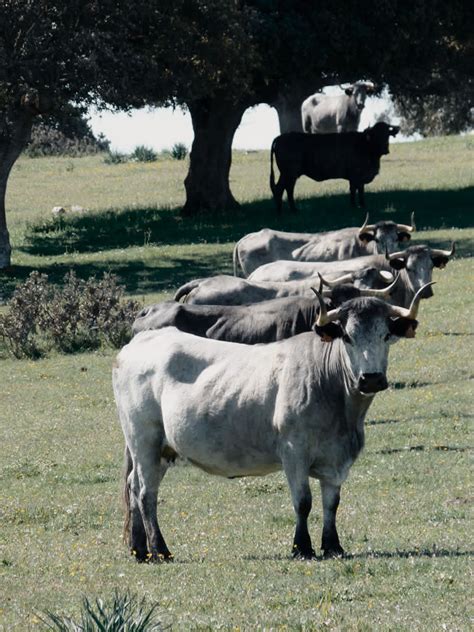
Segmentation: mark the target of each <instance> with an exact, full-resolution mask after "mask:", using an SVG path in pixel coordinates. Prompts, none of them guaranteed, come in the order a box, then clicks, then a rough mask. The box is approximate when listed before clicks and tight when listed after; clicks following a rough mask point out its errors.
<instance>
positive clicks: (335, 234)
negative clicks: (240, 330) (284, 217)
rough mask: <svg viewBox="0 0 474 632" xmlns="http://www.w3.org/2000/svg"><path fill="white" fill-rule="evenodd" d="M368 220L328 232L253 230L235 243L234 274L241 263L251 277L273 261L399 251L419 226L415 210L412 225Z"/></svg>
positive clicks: (321, 258) (335, 257) (344, 256)
mask: <svg viewBox="0 0 474 632" xmlns="http://www.w3.org/2000/svg"><path fill="white" fill-rule="evenodd" d="M368 222H369V215H368V214H367V217H366V218H365V222H364V224H363V225H362V226H361V227H357V226H353V227H348V228H342V229H340V230H332V231H328V232H324V233H288V232H284V231H279V230H273V229H271V228H262V230H259V231H258V232H255V233H249V234H248V235H245V237H242V239H240V240H239V241H238V242H237V243H236V245H235V247H234V252H233V262H234V276H237V274H238V268H239V267H240V269H241V270H242V272H243V275H244V277H248V276H249V275H250V274H251V273H252V272H253V271H254V270H256V269H257V268H259V267H260V266H262V265H264V264H265V263H271V262H272V261H280V260H288V261H292V260H293V261H338V260H341V259H352V258H354V257H362V256H364V255H372V254H377V253H379V254H384V253H385V252H387V251H388V252H389V253H390V252H395V251H396V250H397V249H398V248H399V247H400V245H401V244H403V243H406V242H409V241H410V239H411V233H412V232H413V231H414V230H416V228H415V220H414V213H412V214H411V225H408V224H398V223H396V222H392V221H381V222H377V223H376V224H369V223H368Z"/></svg>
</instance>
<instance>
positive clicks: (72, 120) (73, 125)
mask: <svg viewBox="0 0 474 632" xmlns="http://www.w3.org/2000/svg"><path fill="white" fill-rule="evenodd" d="M109 145H110V143H109V141H108V140H107V139H106V138H105V136H104V135H103V134H99V135H98V136H95V135H94V133H93V131H92V129H91V128H90V126H89V122H88V120H87V118H86V117H85V116H84V113H83V111H82V110H81V109H80V108H76V107H74V106H72V105H69V104H68V105H65V106H64V107H63V109H62V110H61V111H60V112H58V113H57V114H56V115H55V116H52V115H50V116H44V117H40V118H39V119H38V120H37V121H35V123H34V125H33V128H32V130H31V139H30V141H29V143H28V146H27V147H26V149H25V154H26V155H27V156H29V157H30V158H37V157H39V156H86V155H91V154H97V153H99V152H102V151H107V150H108V149H109Z"/></svg>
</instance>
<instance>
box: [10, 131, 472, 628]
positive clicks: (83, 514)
mask: <svg viewBox="0 0 474 632" xmlns="http://www.w3.org/2000/svg"><path fill="white" fill-rule="evenodd" d="M471 156H472V141H471V140H470V139H469V137H467V138H466V137H463V138H459V139H436V140H430V141H425V142H423V143H415V144H411V145H403V146H402V145H398V146H394V147H393V148H392V153H391V154H390V156H388V157H386V158H384V159H383V161H382V169H381V174H380V176H379V177H378V178H377V179H376V180H375V181H374V183H372V184H371V185H369V187H368V190H369V194H368V203H369V206H370V208H371V209H373V211H374V218H373V219H374V220H376V219H378V218H380V217H395V218H396V219H400V220H401V221H408V219H409V211H410V210H412V209H414V210H415V211H416V213H417V222H418V224H419V227H420V228H427V227H429V228H430V230H429V231H426V232H420V233H417V234H416V239H417V240H418V241H419V242H423V241H428V242H429V243H435V244H437V245H442V246H447V245H448V244H449V242H450V240H451V239H452V238H455V239H456V241H457V243H458V244H459V256H458V257H457V258H456V260H455V261H453V262H451V263H449V265H448V266H447V268H446V269H445V270H435V273H434V277H435V280H436V281H437V285H436V286H435V288H434V290H435V296H434V297H433V298H432V299H431V300H429V301H424V302H423V303H422V305H421V309H420V317H419V318H420V327H419V333H418V335H417V338H416V339H415V340H404V341H401V342H400V343H398V344H397V345H395V346H394V347H393V348H392V350H391V357H390V366H389V380H390V384H391V388H390V389H389V390H388V391H386V392H384V393H381V394H379V395H378V396H377V398H376V399H375V401H374V404H373V406H372V408H371V409H370V411H369V415H368V418H367V432H366V449H365V451H364V453H363V455H362V456H361V458H360V459H359V460H358V461H357V462H356V464H355V465H354V467H353V468H352V470H351V473H350V476H349V479H348V481H347V482H346V484H345V485H344V486H343V490H342V500H341V505H340V509H339V525H338V526H339V533H340V537H341V541H342V544H343V546H344V547H345V549H346V551H347V552H348V554H349V556H348V558H347V559H344V560H335V561H321V560H319V561H316V562H314V563H298V562H294V561H292V560H291V559H290V557H289V551H290V546H291V541H292V536H293V528H294V526H293V525H294V518H293V512H292V508H291V503H290V498H289V492H288V489H287V486H286V483H285V480H284V477H283V476H282V475H281V474H277V475H272V476H268V477H265V478H260V479H242V480H234V481H230V480H223V479H219V478H210V477H209V476H208V475H206V474H204V473H202V472H200V471H199V470H196V469H194V468H192V467H188V466H182V465H180V466H177V467H174V468H172V469H171V470H170V472H169V473H168V474H167V477H166V479H165V481H164V484H163V486H162V493H161V496H160V504H159V512H160V521H161V526H162V529H163V532H164V535H165V537H166V539H167V542H168V545H169V547H170V548H171V550H172V551H173V553H174V555H175V558H176V561H175V563H174V564H167V565H159V566H151V565H138V564H135V563H134V562H133V560H132V559H130V558H129V557H128V554H127V551H126V548H125V546H124V545H123V543H122V541H121V528H122V515H121V507H120V498H119V496H120V484H119V481H120V476H121V473H120V472H121V461H122V450H123V439H122V436H121V431H120V428H119V426H118V423H117V420H116V414H115V407H114V402H113V396H112V390H111V379H110V368H111V364H112V361H113V356H114V352H112V351H103V352H96V353H88V354H77V355H73V356H60V355H53V356H51V357H49V358H47V359H44V360H41V361H38V362H29V361H17V360H12V359H9V358H7V357H6V356H5V355H4V356H3V359H1V360H0V384H1V385H2V386H1V393H2V397H1V409H0V446H1V448H0V450H1V459H0V490H1V498H0V521H1V529H0V630H18V631H23V630H36V629H38V630H40V629H42V623H41V620H40V619H39V617H38V613H41V612H44V611H47V610H48V611H51V612H54V613H58V614H64V615H68V616H71V617H74V618H77V617H78V616H79V612H80V608H81V603H82V596H83V595H84V594H85V595H87V596H89V597H90V598H91V599H95V597H96V596H100V597H104V598H110V596H111V595H113V593H114V590H115V589H117V590H119V591H122V592H123V591H126V590H130V592H132V593H137V594H139V596H140V597H146V599H147V603H149V604H153V603H157V604H158V607H157V612H158V613H159V618H160V620H162V621H163V622H164V623H169V624H172V625H173V627H174V629H183V630H185V629H186V630H187V629H199V630H210V629H241V630H250V629H274V630H278V629H281V630H298V629H301V630H351V631H352V630H357V631H363V630H371V631H372V630H373V631H374V632H375V631H377V632H378V631H379V630H407V631H408V630H410V631H412V630H420V631H422V630H423V631H424V630H438V629H439V630H443V629H446V630H468V629H469V616H470V615H471V616H472V611H469V601H468V590H469V587H470V586H469V573H468V570H469V566H468V565H469V563H470V561H471V557H472V551H473V543H472V536H471V532H472V528H471V529H470V522H469V520H470V518H471V516H472V492H470V490H469V478H468V463H469V457H470V454H471V452H470V450H471V449H472V434H471V427H472V425H471V422H472V399H473V398H472V377H473V374H474V371H473V369H474V367H473V362H472V357H473V352H474V349H473V340H474V338H473V335H474V332H473V330H472V301H470V297H469V293H468V291H467V284H468V282H469V277H470V275H471V277H472V265H471V263H470V260H469V259H468V258H467V255H468V254H469V252H470V250H471V248H472V238H473V236H474V230H472V229H471V228H467V227H468V226H469V225H470V224H472V216H470V215H469V211H470V210H471V209H472V197H473V195H472V192H473V176H472V169H470V168H469V165H470V164H471V165H472V157H471ZM71 164H72V165H73V167H72V168H71V167H70V165H71ZM185 170H186V165H185V164H183V163H182V162H178V161H163V162H158V163H151V164H149V165H148V164H140V165H137V164H130V165H111V166H107V165H104V164H103V163H102V162H101V158H99V157H97V158H84V159H73V160H69V159H65V160H55V159H35V160H28V159H22V160H21V161H20V163H19V165H17V166H16V167H15V168H14V173H13V175H12V179H11V182H10V185H9V193H8V195H9V197H8V202H9V208H10V215H9V219H10V230H11V233H12V236H13V243H14V246H15V250H14V255H13V269H12V270H11V271H10V272H9V274H8V275H6V274H3V276H1V277H0V282H3V284H4V285H3V288H4V292H5V293H6V294H8V292H10V291H11V290H12V289H13V287H14V286H15V284H16V283H17V282H18V281H19V280H21V279H23V278H25V276H26V275H27V274H28V273H29V271H30V270H32V269H35V268H39V269H41V270H42V271H45V272H47V273H48V274H50V276H51V278H52V279H53V280H55V281H57V282H60V280H61V277H62V275H63V274H64V273H65V272H66V271H67V270H68V269H69V268H70V267H73V268H74V269H75V270H76V272H77V273H78V274H80V275H82V276H87V275H89V274H92V273H97V274H100V273H101V272H102V271H104V270H111V271H113V272H115V273H117V274H118V275H119V276H120V277H121V280H122V281H123V282H124V283H125V284H126V286H127V290H128V292H129V293H130V294H134V295H140V296H142V297H143V299H144V300H145V301H146V302H149V301H152V300H155V299H156V298H161V297H163V296H167V295H168V294H169V292H170V291H171V289H172V288H175V287H176V286H177V285H179V284H180V283H181V282H182V281H184V280H185V279H188V278H189V277H191V276H194V275H203V274H212V273H213V272H215V271H229V270H230V253H231V250H232V242H233V240H234V239H236V238H237V237H240V236H241V235H243V234H244V233H245V232H248V231H249V230H253V229H257V228H259V227H260V226H261V225H262V224H270V225H273V226H282V227H288V228H292V229H299V228H301V229H309V228H311V227H313V228H314V227H320V228H332V227H337V226H340V225H344V224H346V225H347V224H352V225H353V224H355V223H359V221H360V220H361V218H362V215H363V214H362V212H361V211H352V210H351V209H350V207H349V206H348V199H347V198H348V194H347V191H346V183H340V182H334V183H330V184H329V185H320V184H316V183H313V182H310V181H303V179H302V181H301V184H299V185H298V186H299V188H298V189H297V196H298V197H299V199H300V208H301V213H300V214H299V216H298V217H296V218H293V217H289V216H288V215H286V216H284V217H283V218H282V219H281V220H277V219H276V218H275V217H274V214H273V208H272V205H271V202H270V201H269V199H268V185H267V177H268V155H267V154H266V153H265V152H260V153H257V154H253V153H252V154H248V155H245V154H242V153H239V154H237V155H236V159H235V161H234V166H233V170H232V187H233V190H234V192H235V193H236V196H237V197H238V198H239V199H241V200H244V202H245V204H244V207H243V209H242V212H241V213H239V214H238V215H236V216H235V217H230V216H227V217H224V218H223V219H222V220H220V219H219V218H211V219H204V218H200V219H198V220H194V221H190V220H186V221H184V220H182V219H180V218H178V217H177V216H176V214H175V212H174V211H173V210H172V209H173V208H174V207H176V206H179V205H180V204H181V203H182V200H183V194H182V179H183V178H184V175H185ZM304 196H305V197H304ZM57 204H81V205H82V206H85V207H87V208H90V209H91V211H90V214H88V215H87V217H84V218H79V219H76V220H70V219H66V220H65V221H64V222H62V223H60V224H58V225H57V226H52V225H51V221H50V218H49V216H50V209H51V208H52V206H54V205H57ZM134 204H135V205H134ZM390 205H393V207H394V208H395V209H396V212H394V209H393V208H390ZM110 209H111V210H110ZM452 227H456V228H452ZM313 491H314V505H313V512H312V514H311V518H310V529H311V533H312V536H313V540H314V544H315V545H316V548H317V547H318V546H319V541H320V536H321V527H322V523H321V503H320V499H319V491H318V488H317V485H316V484H314V485H313Z"/></svg>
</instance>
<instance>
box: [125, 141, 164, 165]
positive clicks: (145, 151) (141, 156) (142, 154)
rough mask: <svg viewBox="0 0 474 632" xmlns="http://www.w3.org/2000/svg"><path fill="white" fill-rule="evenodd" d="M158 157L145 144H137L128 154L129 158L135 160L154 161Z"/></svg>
mask: <svg viewBox="0 0 474 632" xmlns="http://www.w3.org/2000/svg"><path fill="white" fill-rule="evenodd" d="M157 159H158V154H157V153H156V152H155V151H153V149H151V147H146V146H145V145H137V146H136V147H135V149H134V150H133V152H132V153H131V154H130V160H134V161H135V162H155V160H157Z"/></svg>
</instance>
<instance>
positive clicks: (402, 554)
mask: <svg viewBox="0 0 474 632" xmlns="http://www.w3.org/2000/svg"><path fill="white" fill-rule="evenodd" d="M472 555H474V551H460V550H459V549H455V550H451V549H438V548H437V547H433V548H431V549H429V548H426V549H412V550H407V551H405V550H401V551H400V550H398V549H397V550H395V551H367V552H366V553H354V555H351V554H348V555H345V556H344V560H357V559H367V560H370V559H377V558H382V559H396V558H398V559H408V558H410V557H470V556H472Z"/></svg>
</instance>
